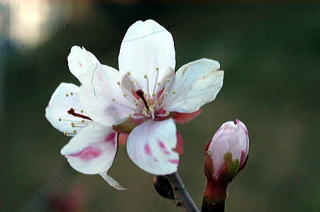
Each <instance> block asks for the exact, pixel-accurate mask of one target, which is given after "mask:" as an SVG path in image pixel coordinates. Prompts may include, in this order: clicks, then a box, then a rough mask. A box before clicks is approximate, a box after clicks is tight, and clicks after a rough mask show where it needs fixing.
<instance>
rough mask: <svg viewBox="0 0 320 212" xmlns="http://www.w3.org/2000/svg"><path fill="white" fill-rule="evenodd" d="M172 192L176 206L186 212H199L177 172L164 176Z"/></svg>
mask: <svg viewBox="0 0 320 212" xmlns="http://www.w3.org/2000/svg"><path fill="white" fill-rule="evenodd" d="M166 177H167V178H168V180H169V181H170V183H171V186H172V188H173V190H174V196H175V200H176V204H177V206H182V207H184V208H185V210H186V211H188V212H199V209H198V207H197V205H196V204H195V203H194V201H193V199H192V197H191V196H190V194H189V192H188V190H187V188H186V186H185V185H184V184H183V181H182V179H181V177H180V176H179V174H178V173H177V172H175V173H173V174H170V175H166Z"/></svg>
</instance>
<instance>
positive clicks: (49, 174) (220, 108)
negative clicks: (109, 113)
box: [0, 0, 320, 212]
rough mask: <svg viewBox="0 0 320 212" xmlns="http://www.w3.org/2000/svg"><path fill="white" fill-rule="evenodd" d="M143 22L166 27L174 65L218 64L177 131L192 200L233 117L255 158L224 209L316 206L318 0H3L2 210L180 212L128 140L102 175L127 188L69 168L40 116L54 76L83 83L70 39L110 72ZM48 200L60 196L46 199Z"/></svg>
mask: <svg viewBox="0 0 320 212" xmlns="http://www.w3.org/2000/svg"><path fill="white" fill-rule="evenodd" d="M23 2H24V3H23ZM149 18H151V19H154V20H156V21H158V22H159V23H160V24H161V25H163V26H165V27H166V28H167V29H168V30H169V31H170V32H171V33H172V35H173V37H174V40H175V46H176V59H177V68H178V67H180V66H182V65H183V64H185V63H188V62H190V61H193V60H196V59H199V58H203V57H206V58H212V59H216V60H218V61H219V62H220V63H221V66H222V69H223V70H225V81H224V86H223V88H222V90H221V92H220V93H219V95H218V97H217V99H216V100H215V101H214V102H212V103H210V104H208V105H206V106H205V107H204V109H205V110H204V112H203V113H202V115H201V116H199V117H198V118H197V119H195V120H194V121H192V122H190V123H189V124H186V125H179V127H178V128H179V130H180V132H181V133H182V135H183V136H184V140H185V145H184V149H185V154H184V155H183V156H182V159H181V163H180V167H179V172H180V175H181V176H182V178H183V179H184V181H185V183H186V185H187V186H188V189H189V191H190V193H191V195H192V196H193V197H194V199H195V201H196V202H197V204H198V205H200V204H201V199H202V192H203V190H204V186H205V178H204V175H203V164H204V158H203V150H204V145H205V144H206V143H207V141H209V139H210V138H211V137H212V136H213V134H214V132H215V131H216V130H217V129H218V128H219V126H220V125H221V124H222V123H223V122H225V121H229V120H234V119H236V118H238V119H240V120H242V121H243V122H244V123H245V124H246V125H247V127H248V129H249V134H250V157H249V161H248V166H247V168H246V169H245V170H244V171H242V172H241V173H240V174H239V175H238V176H237V177H236V179H235V180H234V181H233V182H232V184H231V185H230V186H229V197H228V199H227V211H246V212H247V211H319V210H320V178H319V175H320V169H319V167H320V165H319V162H320V158H319V155H320V154H319V153H320V131H319V129H318V127H319V121H320V116H319V112H320V111H319V108H320V107H319V106H320V101H319V80H320V75H319V73H320V72H319V67H320V21H319V20H320V4H318V3H308V4H307V3H305V4H303V3H293V4H290V3H277V4H276V3H273V4H271V3H265V4H262V3H237V4H231V3H208V2H207V3H195V2H194V3H192V2H189V3H141V2H130V3H128V2H113V3H103V2H89V1H81V2H80V1H79V2H75V1H72V2H71V1H44V0H33V1H22V0H20V1H19V0H12V1H6V0H2V1H0V27H1V31H0V33H1V34H0V50H1V52H0V110H1V111H0V125H1V127H0V134H1V146H0V148H1V160H0V169H1V176H0V179H1V181H0V195H1V198H0V203H1V204H0V211H67V210H63V209H61V208H60V209H54V208H55V207H56V206H55V204H58V203H56V202H59V201H60V202H63V201H67V200H68V201H71V200H73V199H75V200H74V202H75V203H74V205H76V206H75V208H80V210H78V209H75V210H74V211H128V212H129V211H130V212H132V211H181V209H178V208H177V207H175V205H174V204H173V203H172V202H170V201H168V200H166V199H163V198H161V197H160V196H159V195H158V194H157V193H156V192H155V191H154V189H153V185H152V176H151V175H149V174H147V173H145V172H143V171H142V170H140V169H139V168H138V167H137V166H135V165H134V164H133V163H132V162H131V161H130V160H129V158H128V156H127V155H126V150H125V147H122V148H120V151H119V154H118V156H117V158H116V160H115V162H114V165H113V167H112V168H111V170H110V172H109V173H110V175H111V176H113V177H114V178H115V179H117V180H118V181H119V182H120V183H121V184H122V185H123V186H124V187H126V188H127V189H128V190H127V191H125V192H119V191H117V190H115V189H112V188H111V187H110V186H108V185H107V183H105V182H104V181H103V180H102V179H101V178H100V177H99V176H89V175H82V174H80V173H77V172H75V171H74V170H73V169H72V168H70V167H68V165H67V164H66V161H65V159H64V157H62V156H61V155H60V153H59V151H60V148H61V147H62V146H63V145H64V144H65V143H66V142H68V138H67V137H64V136H63V135H62V134H61V133H59V132H58V131H56V130H55V129H54V128H53V127H52V126H51V125H50V124H49V123H48V121H47V120H46V119H45V117H44V112H45V111H44V110H45V107H46V105H47V103H48V101H49V98H50V97H51V94H52V92H53V91H54V89H55V88H56V87H57V86H58V84H59V83H60V82H62V81H64V82H73V83H77V84H78V82H77V80H76V78H74V77H73V76H72V74H71V73H70V72H69V71H68V67H67V61H66V57H67V55H68V53H69V51H70V48H71V46H73V45H80V46H84V47H85V48H86V49H88V50H89V51H91V52H93V53H94V54H95V55H96V56H97V57H98V58H99V60H100V61H101V62H102V63H104V64H108V65H111V66H113V67H115V68H117V67H118V64H117V57H118V53H119V48H120V42H121V40H122V38H123V36H124V34H125V32H126V30H127V28H128V27H129V26H130V25H131V24H132V23H134V22H135V21H136V20H140V19H142V20H145V19H149ZM19 21H20V22H19ZM70 192H71V193H70ZM79 196H80V197H79ZM48 199H51V200H52V199H54V200H56V199H58V200H57V201H51V200H50V201H51V203H50V204H51V205H50V206H46V201H47V200H48ZM52 202H53V203H52Z"/></svg>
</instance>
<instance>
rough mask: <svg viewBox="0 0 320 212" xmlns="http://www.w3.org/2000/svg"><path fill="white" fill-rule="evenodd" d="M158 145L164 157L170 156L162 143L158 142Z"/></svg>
mask: <svg viewBox="0 0 320 212" xmlns="http://www.w3.org/2000/svg"><path fill="white" fill-rule="evenodd" d="M158 145H159V147H160V149H161V151H162V152H163V153H164V154H166V155H169V154H170V152H169V151H168V150H167V146H166V145H165V144H164V142H163V141H160V140H158Z"/></svg>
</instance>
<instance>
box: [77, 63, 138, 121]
mask: <svg viewBox="0 0 320 212" xmlns="http://www.w3.org/2000/svg"><path fill="white" fill-rule="evenodd" d="M121 81H122V76H121V74H120V73H119V72H118V71H117V70H115V69H113V68H111V67H109V66H105V65H101V64H99V65H98V66H97V68H96V70H95V71H94V73H93V76H92V78H91V83H90V84H89V85H83V86H81V88H80V92H79V95H80V101H81V104H82V105H83V107H84V110H85V111H86V113H88V114H89V116H90V117H91V118H92V119H93V120H95V121H97V122H99V123H100V124H102V125H105V126H111V125H114V124H118V123H120V122H121V121H122V120H125V119H127V118H128V117H129V114H131V113H134V110H135V108H136V105H135V103H134V101H133V98H134V97H133V96H132V94H131V93H124V91H123V90H122V89H121V87H120V85H121Z"/></svg>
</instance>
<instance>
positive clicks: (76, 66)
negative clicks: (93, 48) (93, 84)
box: [68, 46, 100, 84]
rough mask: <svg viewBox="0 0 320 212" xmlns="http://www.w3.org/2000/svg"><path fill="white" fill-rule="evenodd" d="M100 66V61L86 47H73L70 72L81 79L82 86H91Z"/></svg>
mask: <svg viewBox="0 0 320 212" xmlns="http://www.w3.org/2000/svg"><path fill="white" fill-rule="evenodd" d="M98 64H100V63H99V61H98V59H97V58H96V57H95V56H94V55H93V54H92V53H91V52H89V51H87V50H86V49H85V48H84V47H82V48H80V47H79V46H73V47H72V48H71V51H70V54H69V56H68V66H69V70H70V72H71V73H72V74H73V75H74V76H75V77H77V78H78V79H79V81H80V82H81V84H89V83H90V79H91V76H92V74H93V72H94V70H95V68H96V67H97V65H98Z"/></svg>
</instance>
